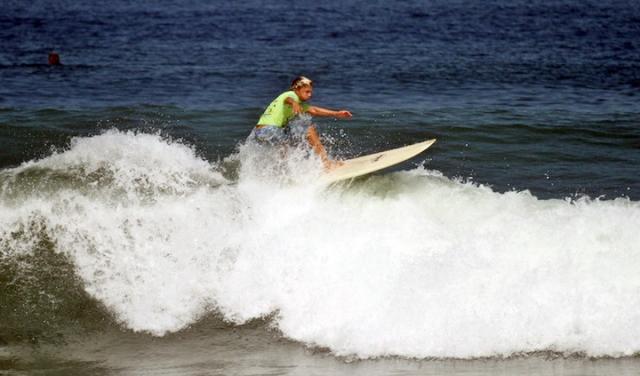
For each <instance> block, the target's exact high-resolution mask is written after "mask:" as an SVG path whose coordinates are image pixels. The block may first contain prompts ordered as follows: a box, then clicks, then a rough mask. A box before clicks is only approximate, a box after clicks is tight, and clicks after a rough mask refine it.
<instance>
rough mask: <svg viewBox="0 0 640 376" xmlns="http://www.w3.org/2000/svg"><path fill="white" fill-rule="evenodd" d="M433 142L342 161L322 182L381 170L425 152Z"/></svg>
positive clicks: (433, 140) (429, 141) (330, 181)
mask: <svg viewBox="0 0 640 376" xmlns="http://www.w3.org/2000/svg"><path fill="white" fill-rule="evenodd" d="M434 142H436V139H435V138H434V139H432V140H427V141H423V142H418V143H417V144H413V145H409V146H404V147H401V148H397V149H391V150H387V151H382V152H379V153H375V154H369V155H364V156H361V157H358V158H353V159H347V160H345V161H342V162H343V164H342V165H340V166H338V167H336V168H334V169H332V170H330V171H328V172H327V173H325V174H324V176H323V181H325V182H326V183H335V182H338V181H341V180H346V179H351V178H356V177H358V176H362V175H366V174H370V173H372V172H376V171H379V170H382V169H384V168H387V167H390V166H393V165H396V164H398V163H400V162H404V161H406V160H408V159H411V158H413V157H415V156H416V155H418V154H420V153H422V152H423V151H425V150H427V149H428V148H429V146H431V145H432V144H433V143H434Z"/></svg>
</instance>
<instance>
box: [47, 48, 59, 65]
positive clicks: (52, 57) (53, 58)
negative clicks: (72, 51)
mask: <svg viewBox="0 0 640 376" xmlns="http://www.w3.org/2000/svg"><path fill="white" fill-rule="evenodd" d="M49 65H60V55H58V54H57V53H56V52H54V51H51V52H49Z"/></svg>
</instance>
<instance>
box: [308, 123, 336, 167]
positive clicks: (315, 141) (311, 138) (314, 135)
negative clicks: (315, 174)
mask: <svg viewBox="0 0 640 376" xmlns="http://www.w3.org/2000/svg"><path fill="white" fill-rule="evenodd" d="M307 141H308V142H309V145H311V148H313V151H315V152H316V154H318V155H319V156H320V158H321V159H322V163H324V168H326V169H331V168H334V167H337V166H340V165H341V164H342V162H340V161H332V160H330V159H329V156H328V155H327V150H326V149H325V148H324V145H322V142H321V141H320V135H318V131H317V130H316V127H314V126H313V125H312V126H310V127H309V128H308V129H307Z"/></svg>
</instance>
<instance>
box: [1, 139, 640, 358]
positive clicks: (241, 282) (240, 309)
mask: <svg viewBox="0 0 640 376" xmlns="http://www.w3.org/2000/svg"><path fill="white" fill-rule="evenodd" d="M260 153H261V151H260V150H257V149H255V148H251V147H241V148H239V151H238V154H237V155H235V156H233V157H232V158H230V159H233V160H236V161H239V162H240V171H239V172H238V173H237V176H238V179H237V181H234V182H229V181H227V180H225V179H224V178H223V177H222V175H221V174H220V172H219V170H220V166H217V165H215V164H211V163H209V162H207V161H205V160H203V159H201V158H199V157H197V156H196V154H195V153H194V152H193V150H192V149H190V148H189V147H186V146H185V145H183V144H181V143H179V142H174V141H167V140H164V139H162V138H161V137H159V136H155V135H145V134H132V133H121V132H115V131H114V132H108V133H106V134H103V135H100V136H95V137H92V138H79V139H76V140H74V142H72V144H71V145H70V147H69V149H68V150H66V151H60V152H58V153H55V154H54V155H51V156H50V157H47V158H44V159H42V160H40V161H33V162H30V163H27V164H25V165H23V166H20V167H19V168H17V169H13V170H5V171H3V172H2V174H3V175H2V179H3V180H2V185H1V186H2V187H3V190H2V191H1V192H2V194H1V195H0V206H1V207H2V210H1V211H0V229H2V233H1V234H2V236H1V237H0V238H1V239H3V240H2V242H3V243H2V249H3V250H4V252H3V253H2V257H4V258H7V257H8V258H11V257H17V255H20V254H26V253H29V252H30V251H29V247H30V244H31V242H33V240H34V239H37V238H38V236H42V235H43V234H45V235H46V237H47V238H48V239H50V240H51V244H52V247H53V249H54V250H55V252H58V253H63V254H65V255H66V256H67V257H69V259H70V260H71V261H72V262H73V265H74V266H75V273H77V275H78V277H79V278H81V280H82V282H83V284H84V289H85V291H86V292H87V293H88V294H89V295H90V296H91V297H92V298H94V299H96V300H97V301H99V302H100V304H103V305H104V306H105V307H107V309H108V310H109V311H110V312H112V313H113V315H114V316H115V317H116V319H117V320H118V321H119V322H120V323H122V325H124V326H125V327H127V328H129V329H131V330H134V331H144V332H149V333H152V334H154V335H164V334H166V333H169V332H176V331H180V330H182V329H184V328H186V327H188V326H190V325H192V324H193V323H195V322H197V321H198V320H200V318H202V317H203V316H206V315H208V314H210V313H211V312H216V313H218V314H220V315H221V316H222V317H224V320H226V321H228V322H229V323H232V324H235V325H240V324H243V323H245V322H247V321H250V320H254V319H258V318H265V317H272V318H273V319H272V325H273V326H274V327H275V328H277V329H278V330H279V331H280V332H281V333H282V335H283V336H285V337H287V338H290V339H293V340H296V341H299V342H301V343H304V344H306V345H309V346H318V347H323V348H328V349H330V350H331V351H332V352H333V353H334V354H336V355H341V356H354V357H357V358H371V357H381V356H400V357H411V358H476V357H505V356H510V355H513V354H521V353H531V352H539V351H552V352H559V353H568V354H585V355H587V356H611V357H618V356H630V355H634V354H636V353H637V352H638V351H640V339H638V338H640V336H639V335H638V334H640V333H638V329H637V328H639V327H640V317H639V316H638V315H637V314H636V312H638V311H639V310H640V297H639V296H638V294H637V291H638V290H639V289H640V277H638V273H637V270H638V267H639V266H640V265H639V263H640V247H638V246H637V244H640V234H638V232H637V231H636V229H637V228H638V225H640V204H639V203H638V202H635V201H631V200H629V199H615V200H599V199H595V200H594V199H589V198H582V199H579V200H557V199H553V200H540V199H538V198H536V197H534V196H532V195H531V194H530V193H529V192H526V191H524V192H507V193H498V192H494V191H492V190H491V189H490V188H489V187H485V186H479V185H475V184H472V183H468V182H467V183H465V182H460V181H456V180H451V179H448V178H446V177H444V176H442V174H440V173H438V172H437V171H428V170H424V169H423V168H417V169H414V170H412V171H408V172H398V173H393V174H387V175H383V176H373V177H369V178H368V179H365V180H364V181H361V182H355V183H354V184H352V185H340V186H334V187H331V188H328V189H327V188H325V187H322V186H320V185H317V184H315V183H313V182H314V180H313V178H314V176H316V175H317V172H318V171H316V170H314V168H313V166H316V165H317V164H319V161H315V160H313V159H308V160H306V162H305V159H304V158H305V157H304V154H296V153H293V154H291V160H288V159H287V158H285V160H284V162H283V164H280V165H276V166H275V167H273V168H272V169H269V172H281V173H283V174H284V175H283V176H280V178H277V179H276V178H274V179H270V178H268V177H266V176H264V175H265V171H266V170H265V169H261V168H260V167H261V166H264V164H261V161H262V163H264V161H265V159H264V158H266V157H265V155H263V154H260ZM297 161H302V162H301V163H302V164H299V163H297ZM289 162H291V163H289ZM291 165H296V166H303V167H300V168H299V169H298V170H296V169H295V168H293V167H291ZM34 169H36V170H38V169H39V170H42V171H48V173H51V174H53V172H56V173H63V174H64V173H68V175H73V174H77V175H79V176H81V178H79V179H76V180H75V181H74V183H73V184H67V185H66V186H63V187H62V188H60V189H51V190H50V191H49V192H47V193H46V194H43V193H42V192H40V191H39V190H32V191H30V193H25V194H23V195H22V196H20V197H19V200H20V204H19V205H15V204H10V202H13V201H11V200H16V198H15V197H13V196H10V195H8V194H7V192H9V189H8V188H7V187H15V186H16V185H15V184H18V183H17V182H18V180H19V179H17V176H20V175H21V174H24V173H25V172H26V171H33V170H34ZM70 171H71V172H73V173H70ZM97 171H102V172H100V174H102V175H101V176H103V177H104V176H108V179H107V178H104V179H103V180H100V179H93V180H92V178H91V177H92V176H94V174H95V173H96V172H97ZM104 171H108V173H106V172H104ZM286 174H289V176H288V177H287V175H286ZM45 175H46V174H45ZM46 176H47V178H46V179H50V176H49V175H46ZM316 177H317V176H316ZM34 179H35V181H36V182H37V181H38V177H36V178H34ZM46 179H45V180H46ZM96 182H97V183H96ZM23 183H24V181H23ZM11 184H14V185H11ZM83 184H84V185H83ZM94 185H96V186H97V187H98V189H95V190H91V189H88V188H87V187H93V186H94ZM24 186H26V183H25V184H24ZM36 186H37V184H36ZM114 192H119V193H117V194H114ZM11 197H12V198H11ZM9 198H11V200H10V199H9ZM33 223H39V224H40V225H38V226H33V225H32V224H33ZM19 231H22V232H21V234H22V236H20V237H15V236H14V237H11V236H7V235H8V234H12V233H17V232H19Z"/></svg>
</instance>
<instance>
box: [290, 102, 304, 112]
mask: <svg viewBox="0 0 640 376" xmlns="http://www.w3.org/2000/svg"><path fill="white" fill-rule="evenodd" d="M291 107H293V113H294V114H296V115H299V114H301V113H302V112H303V111H302V106H300V105H299V104H298V103H297V102H291Z"/></svg>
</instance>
